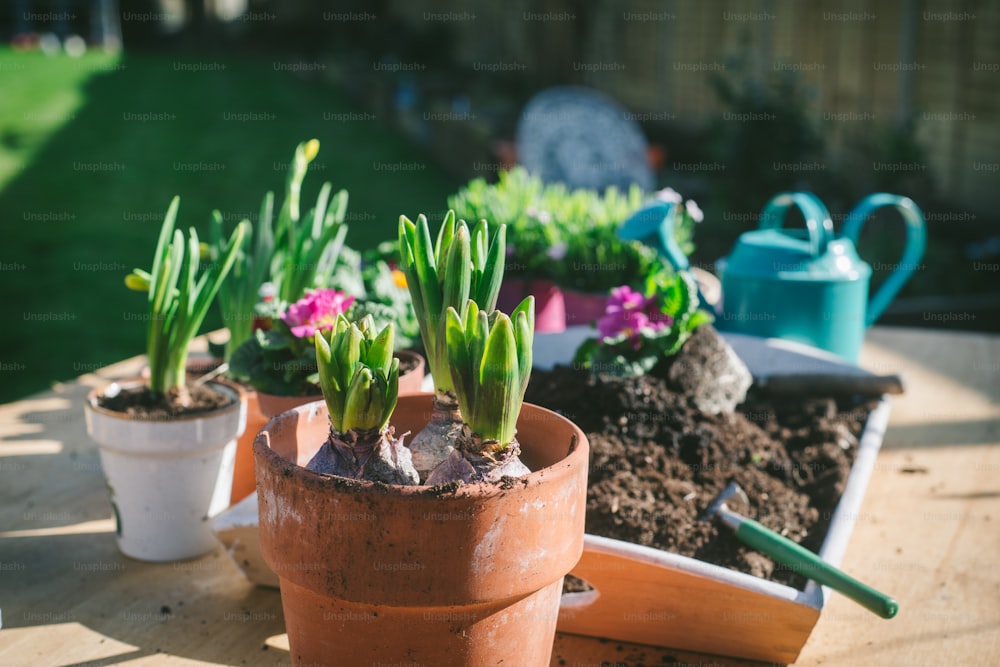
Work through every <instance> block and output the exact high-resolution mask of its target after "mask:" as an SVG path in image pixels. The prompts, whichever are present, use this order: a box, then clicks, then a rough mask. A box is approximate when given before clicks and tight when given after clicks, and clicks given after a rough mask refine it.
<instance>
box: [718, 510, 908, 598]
mask: <svg viewBox="0 0 1000 667" xmlns="http://www.w3.org/2000/svg"><path fill="white" fill-rule="evenodd" d="M740 518H741V519H742V521H741V522H740V523H739V526H738V527H736V537H738V538H739V539H740V540H741V541H743V542H744V543H745V544H747V545H749V546H751V547H753V548H754V549H756V550H757V551H759V552H761V553H762V554H766V555H768V556H770V557H771V558H773V559H774V560H776V561H777V562H779V563H782V564H783V565H787V566H788V567H790V568H792V569H793V570H794V571H795V572H798V573H799V574H801V575H802V576H804V577H806V578H807V579H812V580H813V581H815V582H817V583H819V584H822V585H824V586H829V587H830V588H832V589H833V590H835V591H838V592H839V593H842V594H843V595H846V596H847V597H849V598H851V599H852V600H854V601H855V602H857V603H858V604H860V605H861V606H863V607H865V608H866V609H869V610H871V611H873V612H875V613H876V614H878V615H879V616H881V617H882V618H892V617H893V616H895V615H896V612H897V611H899V605H898V604H897V603H896V601H895V600H894V599H892V598H891V597H889V596H888V595H886V594H884V593H880V592H878V591H877V590H875V589H874V588H872V587H871V586H867V585H865V584H863V583H861V582H860V581H858V580H857V579H855V578H853V577H851V576H848V575H847V574H845V573H844V572H842V571H841V570H838V569H837V568H835V567H834V566H832V565H830V564H829V563H827V562H826V561H824V560H823V559H822V558H820V557H819V556H817V555H816V554H814V553H813V552H811V551H809V550H808V549H805V548H803V547H801V546H799V545H798V544H796V543H795V542H792V541H791V540H789V539H788V538H785V537H782V536H781V535H779V534H777V533H776V532H774V531H773V530H771V529H770V528H765V527H764V526H762V525H761V524H759V523H757V522H756V521H754V520H753V519H747V518H745V517H740Z"/></svg>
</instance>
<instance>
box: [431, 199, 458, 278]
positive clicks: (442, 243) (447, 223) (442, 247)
mask: <svg viewBox="0 0 1000 667" xmlns="http://www.w3.org/2000/svg"><path fill="white" fill-rule="evenodd" d="M454 237H455V212H454V211H448V212H447V213H446V214H445V216H444V222H442V223H441V229H439V230H438V235H437V242H436V243H435V244H434V260H435V262H436V263H437V266H441V265H442V264H444V262H445V257H446V256H447V254H448V249H449V248H450V247H451V243H452V239H453V238H454Z"/></svg>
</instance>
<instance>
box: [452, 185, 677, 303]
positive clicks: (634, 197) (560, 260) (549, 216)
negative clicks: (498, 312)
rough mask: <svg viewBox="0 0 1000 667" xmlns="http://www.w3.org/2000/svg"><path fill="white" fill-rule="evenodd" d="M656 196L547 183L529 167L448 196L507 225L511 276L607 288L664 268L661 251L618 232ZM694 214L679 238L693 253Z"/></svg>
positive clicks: (465, 215)
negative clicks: (658, 258) (660, 262)
mask: <svg viewBox="0 0 1000 667" xmlns="http://www.w3.org/2000/svg"><path fill="white" fill-rule="evenodd" d="M647 196H648V195H646V194H644V193H643V192H642V190H641V189H639V187H638V186H633V187H632V188H630V189H629V191H628V192H627V193H625V192H621V191H620V190H618V189H617V188H614V187H610V188H608V189H606V190H605V191H604V193H603V194H601V193H599V192H597V191H595V190H587V189H578V190H570V189H569V188H567V187H566V186H565V185H563V184H562V183H548V184H546V183H543V182H542V180H541V179H539V178H538V177H535V176H532V175H531V174H529V173H528V172H527V171H526V170H525V169H523V168H521V167H516V168H514V169H511V170H510V171H504V172H500V174H499V180H498V181H497V182H496V183H495V184H491V183H487V182H486V180H485V179H482V178H477V179H474V180H472V181H470V182H469V183H468V184H467V185H466V186H465V187H463V188H462V189H460V190H459V191H458V192H457V193H456V194H454V195H452V196H451V197H449V198H448V206H449V207H450V208H453V209H454V210H455V214H456V215H457V216H458V217H459V218H461V219H464V220H467V221H478V220H480V219H486V220H489V221H490V222H491V223H494V224H505V225H507V235H508V236H507V239H508V241H507V269H506V273H505V275H506V276H507V277H523V278H528V279H533V280H551V281H553V282H554V283H555V284H556V285H558V286H559V287H562V288H569V289H575V290H579V291H581V292H595V293H607V292H608V291H609V290H611V288H613V287H616V286H618V285H622V284H631V283H635V282H637V281H639V282H641V281H642V280H644V279H645V277H646V276H647V275H648V274H649V273H650V271H651V270H653V269H654V268H655V267H656V266H657V263H656V253H655V251H653V250H652V249H650V248H648V247H647V246H645V245H643V244H641V243H638V242H635V241H622V240H621V239H619V238H618V236H617V230H618V228H619V227H620V226H621V223H623V222H624V221H625V219H626V218H628V217H629V216H630V215H631V214H632V213H634V212H635V211H637V210H639V208H641V207H642V205H643V204H644V203H645V201H646V198H647ZM693 235H694V220H693V219H692V218H691V217H690V216H686V215H685V216H680V217H679V219H678V224H677V225H676V227H675V236H676V238H677V241H678V244H679V245H680V246H681V248H682V250H683V251H684V252H685V254H690V253H691V252H692V251H693V250H694V243H693V240H692V239H693Z"/></svg>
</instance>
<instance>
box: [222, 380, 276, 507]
mask: <svg viewBox="0 0 1000 667" xmlns="http://www.w3.org/2000/svg"><path fill="white" fill-rule="evenodd" d="M243 390H244V392H246V397H247V427H246V429H245V430H244V431H243V434H242V435H241V436H240V437H238V438H237V439H236V462H235V464H234V466H233V491H232V494H231V495H230V497H229V504H230V505H235V504H236V503H238V502H240V501H241V500H243V499H244V498H246V497H247V496H249V495H250V494H251V493H253V492H254V491H256V490H257V480H256V478H255V477H254V472H253V441H254V438H256V437H257V433H258V432H260V430H261V429H262V428H264V424H266V423H267V420H268V418H267V417H266V416H265V415H264V413H263V412H261V409H260V401H259V400H258V397H257V392H256V391H255V390H253V389H250V388H249V387H244V388H243Z"/></svg>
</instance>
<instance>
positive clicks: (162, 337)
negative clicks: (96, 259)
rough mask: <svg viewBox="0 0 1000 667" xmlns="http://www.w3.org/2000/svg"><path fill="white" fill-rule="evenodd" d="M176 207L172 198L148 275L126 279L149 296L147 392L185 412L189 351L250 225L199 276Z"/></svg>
mask: <svg viewBox="0 0 1000 667" xmlns="http://www.w3.org/2000/svg"><path fill="white" fill-rule="evenodd" d="M179 206H180V198H179V197H174V199H173V201H172V202H171V203H170V208H169V209H168V210H167V215H166V217H165V218H164V219H163V226H162V227H161V228H160V236H159V240H158V241H157V244H156V252H155V254H154V255H153V267H152V269H151V270H150V271H143V270H142V269H136V270H134V271H133V272H132V273H131V274H130V275H129V276H126V278H125V285H126V286H127V287H129V288H130V289H134V290H139V291H145V292H146V293H147V299H148V303H149V315H148V320H147V322H148V323H147V325H146V326H147V329H146V355H147V357H148V360H149V390H150V392H151V393H152V394H153V396H157V397H159V396H162V397H164V399H165V400H166V401H167V403H169V404H171V405H173V406H176V407H186V406H188V405H190V403H191V396H190V393H189V392H188V390H187V386H186V380H187V377H186V370H185V367H186V365H187V357H188V348H189V347H190V345H191V340H192V339H193V338H194V337H195V335H197V333H198V329H199V328H200V327H201V324H202V322H203V321H204V319H205V315H206V314H207V313H208V309H209V306H211V304H212V300H213V299H215V295H216V294H217V293H218V291H219V287H220V286H221V284H222V281H223V280H225V278H226V275H227V274H228V273H229V271H230V269H231V268H232V266H233V263H234V262H235V261H236V256H237V254H238V253H239V252H240V250H241V248H242V245H243V241H244V238H245V237H246V236H247V234H248V228H249V226H250V223H249V222H241V223H240V224H238V225H237V226H236V229H234V230H233V233H232V235H231V236H230V237H229V240H228V241H227V242H224V243H222V244H221V245H220V252H219V255H218V261H216V262H213V263H211V264H208V265H206V266H205V268H204V270H202V271H199V269H201V262H200V260H201V243H199V240H198V233H197V232H196V231H195V229H194V227H192V228H191V229H190V230H189V231H188V234H187V237H185V235H184V233H183V232H182V231H181V230H179V229H175V222H176V219H177V210H178V208H179Z"/></svg>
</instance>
